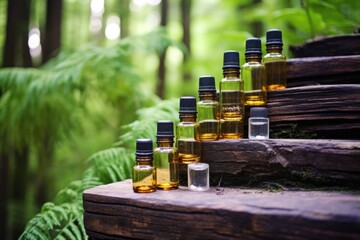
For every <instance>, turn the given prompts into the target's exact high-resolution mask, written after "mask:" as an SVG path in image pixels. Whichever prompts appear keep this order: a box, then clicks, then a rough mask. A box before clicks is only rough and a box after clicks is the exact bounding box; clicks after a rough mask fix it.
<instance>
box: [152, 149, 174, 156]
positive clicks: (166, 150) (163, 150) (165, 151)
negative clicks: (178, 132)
mask: <svg viewBox="0 0 360 240" xmlns="http://www.w3.org/2000/svg"><path fill="white" fill-rule="evenodd" d="M177 151H178V150H177V148H176V147H157V148H154V155H156V153H177Z"/></svg>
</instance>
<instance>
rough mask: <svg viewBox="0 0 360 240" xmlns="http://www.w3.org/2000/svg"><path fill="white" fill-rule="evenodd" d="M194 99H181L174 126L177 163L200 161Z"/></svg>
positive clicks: (188, 97)
mask: <svg viewBox="0 0 360 240" xmlns="http://www.w3.org/2000/svg"><path fill="white" fill-rule="evenodd" d="M196 114H197V111H196V99H195V97H190V96H187V97H181V98H180V110H179V117H180V122H179V123H178V124H177V125H176V146H177V149H178V151H179V163H181V164H189V163H193V162H199V161H200V155H201V145H200V141H199V140H198V139H197V134H196V132H197V129H198V126H199V125H198V124H197V123H196Z"/></svg>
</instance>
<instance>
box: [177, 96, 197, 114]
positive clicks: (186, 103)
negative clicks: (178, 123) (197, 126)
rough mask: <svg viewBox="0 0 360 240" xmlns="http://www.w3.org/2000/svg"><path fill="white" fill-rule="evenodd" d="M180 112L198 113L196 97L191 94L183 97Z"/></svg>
mask: <svg viewBox="0 0 360 240" xmlns="http://www.w3.org/2000/svg"><path fill="white" fill-rule="evenodd" d="M179 113H197V111H196V98H195V97H191V96H186V97H181V98H180V110H179Z"/></svg>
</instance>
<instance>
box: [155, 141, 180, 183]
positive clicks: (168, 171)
mask: <svg viewBox="0 0 360 240" xmlns="http://www.w3.org/2000/svg"><path fill="white" fill-rule="evenodd" d="M154 166H156V187H157V188H158V189H161V190H171V189H177V188H178V186H179V166H178V151H177V149H176V148H174V147H172V143H171V144H170V143H160V144H159V143H158V147H157V148H155V149H154Z"/></svg>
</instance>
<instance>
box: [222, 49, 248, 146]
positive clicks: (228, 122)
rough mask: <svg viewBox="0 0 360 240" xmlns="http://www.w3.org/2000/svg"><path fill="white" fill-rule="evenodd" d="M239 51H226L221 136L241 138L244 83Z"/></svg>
mask: <svg viewBox="0 0 360 240" xmlns="http://www.w3.org/2000/svg"><path fill="white" fill-rule="evenodd" d="M239 64H240V61H239V52H237V51H233V50H230V51H226V52H225V53H224V62H223V76H224V78H223V79H222V80H221V81H220V138H222V139H240V138H243V136H244V122H243V120H244V114H245V107H244V83H243V81H242V80H241V78H240V65H239Z"/></svg>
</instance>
